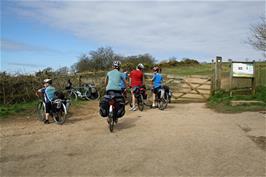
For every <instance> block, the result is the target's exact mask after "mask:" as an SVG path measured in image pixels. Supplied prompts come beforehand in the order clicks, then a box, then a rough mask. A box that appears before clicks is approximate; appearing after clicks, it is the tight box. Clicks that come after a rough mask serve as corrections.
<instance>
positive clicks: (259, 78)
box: [212, 57, 266, 91]
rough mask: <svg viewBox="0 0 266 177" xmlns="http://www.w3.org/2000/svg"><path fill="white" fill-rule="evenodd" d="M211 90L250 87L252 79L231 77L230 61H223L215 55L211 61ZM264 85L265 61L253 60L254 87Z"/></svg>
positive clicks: (265, 84)
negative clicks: (214, 59) (214, 58)
mask: <svg viewBox="0 0 266 177" xmlns="http://www.w3.org/2000/svg"><path fill="white" fill-rule="evenodd" d="M212 73H213V74H212V90H213V91H215V90H220V89H222V90H225V91H230V90H232V89H239V88H251V87H252V84H253V83H252V79H250V78H233V79H232V77H231V63H230V62H223V61H222V57H217V58H216V61H215V62H214V61H213V63H212ZM259 86H265V87H266V62H255V65H254V88H255V87H259Z"/></svg>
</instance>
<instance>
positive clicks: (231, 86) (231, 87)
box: [229, 60, 233, 97]
mask: <svg viewBox="0 0 266 177" xmlns="http://www.w3.org/2000/svg"><path fill="white" fill-rule="evenodd" d="M229 65H230V66H229V67H230V78H229V79H230V86H229V87H230V88H229V92H230V97H232V89H233V62H232V60H230V64H229Z"/></svg>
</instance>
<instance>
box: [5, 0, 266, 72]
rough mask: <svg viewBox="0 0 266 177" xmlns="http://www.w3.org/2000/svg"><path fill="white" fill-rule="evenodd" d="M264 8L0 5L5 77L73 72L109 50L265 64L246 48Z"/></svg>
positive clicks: (229, 4) (258, 4) (24, 0)
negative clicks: (83, 59) (91, 55)
mask: <svg viewBox="0 0 266 177" xmlns="http://www.w3.org/2000/svg"><path fill="white" fill-rule="evenodd" d="M265 5H266V4H265V1H245V0H243V1H239V0H235V1H229V0H228V1H227V0H223V1H220V0H213V1H210V0H208V1H202V0H194V1H178V0H170V1H162V0H161V1H152V0H146V1H141V0H135V1H112V0H108V1H89V0H87V1H86V0H80V1H73V0H68V1H64V0H60V1H59V0H58V1H47V0H19V1H18V0H17V1H16V0H2V1H1V66H0V67H1V71H7V72H10V73H16V72H19V73H29V72H35V71H38V70H40V69H43V68H46V67H52V68H54V69H57V68H60V67H64V66H67V67H70V66H71V65H73V64H74V63H75V62H77V61H78V57H79V56H80V55H81V54H83V53H88V52H89V51H91V50H96V49H97V48H99V47H112V49H113V50H114V52H115V53H118V54H120V55H123V56H128V55H138V54H144V53H149V54H151V55H152V56H154V57H155V58H156V60H158V61H160V60H163V59H168V58H171V57H176V58H178V59H182V58H195V59H197V60H199V61H201V62H203V61H206V62H210V61H211V60H212V59H214V58H215V57H216V56H222V57H223V58H224V59H225V60H227V59H233V60H238V61H241V60H243V61H245V60H246V59H250V60H260V59H263V55H262V52H260V51H257V50H255V49H254V48H253V47H252V46H250V45H249V44H247V40H248V37H249V36H250V35H251V31H250V28H251V25H256V24H258V23H259V22H260V20H261V19H260V18H261V17H265V8H266V7H265Z"/></svg>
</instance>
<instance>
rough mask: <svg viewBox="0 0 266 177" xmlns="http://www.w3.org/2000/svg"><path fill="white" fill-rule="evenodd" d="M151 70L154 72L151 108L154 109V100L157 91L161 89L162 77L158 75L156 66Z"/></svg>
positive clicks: (158, 69)
mask: <svg viewBox="0 0 266 177" xmlns="http://www.w3.org/2000/svg"><path fill="white" fill-rule="evenodd" d="M152 70H153V71H154V74H153V78H152V107H153V108H155V107H156V105H155V99H156V95H157V94H158V91H159V89H161V88H162V82H163V76H162V75H161V74H160V68H159V67H158V66H154V67H153V68H152Z"/></svg>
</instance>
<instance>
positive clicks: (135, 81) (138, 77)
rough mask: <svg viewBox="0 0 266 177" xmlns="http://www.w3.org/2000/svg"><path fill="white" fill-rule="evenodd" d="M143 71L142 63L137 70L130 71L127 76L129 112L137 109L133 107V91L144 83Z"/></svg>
mask: <svg viewBox="0 0 266 177" xmlns="http://www.w3.org/2000/svg"><path fill="white" fill-rule="evenodd" d="M143 69H144V65H143V64H142V63H139V64H138V66H137V68H136V69H135V70H133V71H131V72H130V75H129V78H130V87H131V95H132V108H130V110H131V111H136V109H137V107H136V106H135V103H136V99H135V96H134V93H133V91H134V90H135V89H136V87H141V86H143V81H144V79H143V78H144V74H143Z"/></svg>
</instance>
